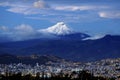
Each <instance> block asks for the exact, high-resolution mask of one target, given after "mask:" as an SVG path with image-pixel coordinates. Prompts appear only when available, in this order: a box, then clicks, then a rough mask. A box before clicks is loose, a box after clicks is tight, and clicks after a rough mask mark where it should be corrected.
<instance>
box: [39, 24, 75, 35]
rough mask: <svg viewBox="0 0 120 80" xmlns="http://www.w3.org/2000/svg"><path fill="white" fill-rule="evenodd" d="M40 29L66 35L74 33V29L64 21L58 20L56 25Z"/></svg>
mask: <svg viewBox="0 0 120 80" xmlns="http://www.w3.org/2000/svg"><path fill="white" fill-rule="evenodd" d="M39 31H40V32H43V33H51V34H56V35H66V34H71V33H73V31H72V30H71V29H70V28H69V27H68V26H67V25H66V24H65V23H64V22H58V23H57V24H55V25H54V26H51V27H48V28H46V29H41V30H39Z"/></svg>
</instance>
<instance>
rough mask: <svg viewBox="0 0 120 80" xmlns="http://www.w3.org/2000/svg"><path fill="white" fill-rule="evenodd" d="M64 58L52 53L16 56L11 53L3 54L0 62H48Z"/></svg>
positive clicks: (0, 56)
mask: <svg viewBox="0 0 120 80" xmlns="http://www.w3.org/2000/svg"><path fill="white" fill-rule="evenodd" d="M62 61H65V60H64V59H62V58H60V57H56V56H51V55H37V54H32V55H28V56H15V55H11V54H1V55H0V64H11V63H17V64H18V63H23V64H31V65H35V64H36V63H38V64H46V63H49V62H62Z"/></svg>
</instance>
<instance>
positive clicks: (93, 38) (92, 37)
mask: <svg viewBox="0 0 120 80" xmlns="http://www.w3.org/2000/svg"><path fill="white" fill-rule="evenodd" d="M103 37H105V35H95V36H91V37H88V38H85V39H83V40H96V39H101V38H103Z"/></svg>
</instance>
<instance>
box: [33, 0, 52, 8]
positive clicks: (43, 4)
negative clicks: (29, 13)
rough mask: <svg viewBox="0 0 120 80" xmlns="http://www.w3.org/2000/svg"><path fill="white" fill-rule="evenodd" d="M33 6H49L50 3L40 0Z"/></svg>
mask: <svg viewBox="0 0 120 80" xmlns="http://www.w3.org/2000/svg"><path fill="white" fill-rule="evenodd" d="M33 6H34V7H35V8H42V9H44V8H49V7H50V6H49V5H48V4H46V3H45V2H44V1H43V0H39V1H36V2H34V3H33Z"/></svg>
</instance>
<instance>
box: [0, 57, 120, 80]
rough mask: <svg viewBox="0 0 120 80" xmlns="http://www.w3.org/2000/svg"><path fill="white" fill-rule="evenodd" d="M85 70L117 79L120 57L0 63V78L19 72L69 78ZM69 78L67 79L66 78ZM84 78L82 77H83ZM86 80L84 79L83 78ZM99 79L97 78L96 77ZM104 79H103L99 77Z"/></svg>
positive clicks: (96, 75) (23, 74)
mask: <svg viewBox="0 0 120 80" xmlns="http://www.w3.org/2000/svg"><path fill="white" fill-rule="evenodd" d="M84 71H85V72H86V73H89V74H90V75H92V76H94V77H103V78H105V80H107V79H114V80H119V77H120V58H118V59H105V60H101V61H96V62H88V63H79V62H70V61H69V62H66V61H62V62H51V61H49V62H47V63H45V64H44V65H41V64H40V65H39V63H36V65H26V64H22V63H18V64H14V63H13V64H0V78H1V80H4V79H2V78H3V76H4V77H5V76H13V75H15V74H21V76H25V75H31V76H33V77H36V76H39V77H40V78H47V79H48V78H51V77H53V76H54V77H55V76H58V75H62V77H65V76H67V77H70V79H77V78H79V74H80V72H84ZM68 80H69V79H68ZM83 80H84V79H83ZM85 80H86V79H85ZM98 80H99V79H98ZM101 80H104V79H101Z"/></svg>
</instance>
